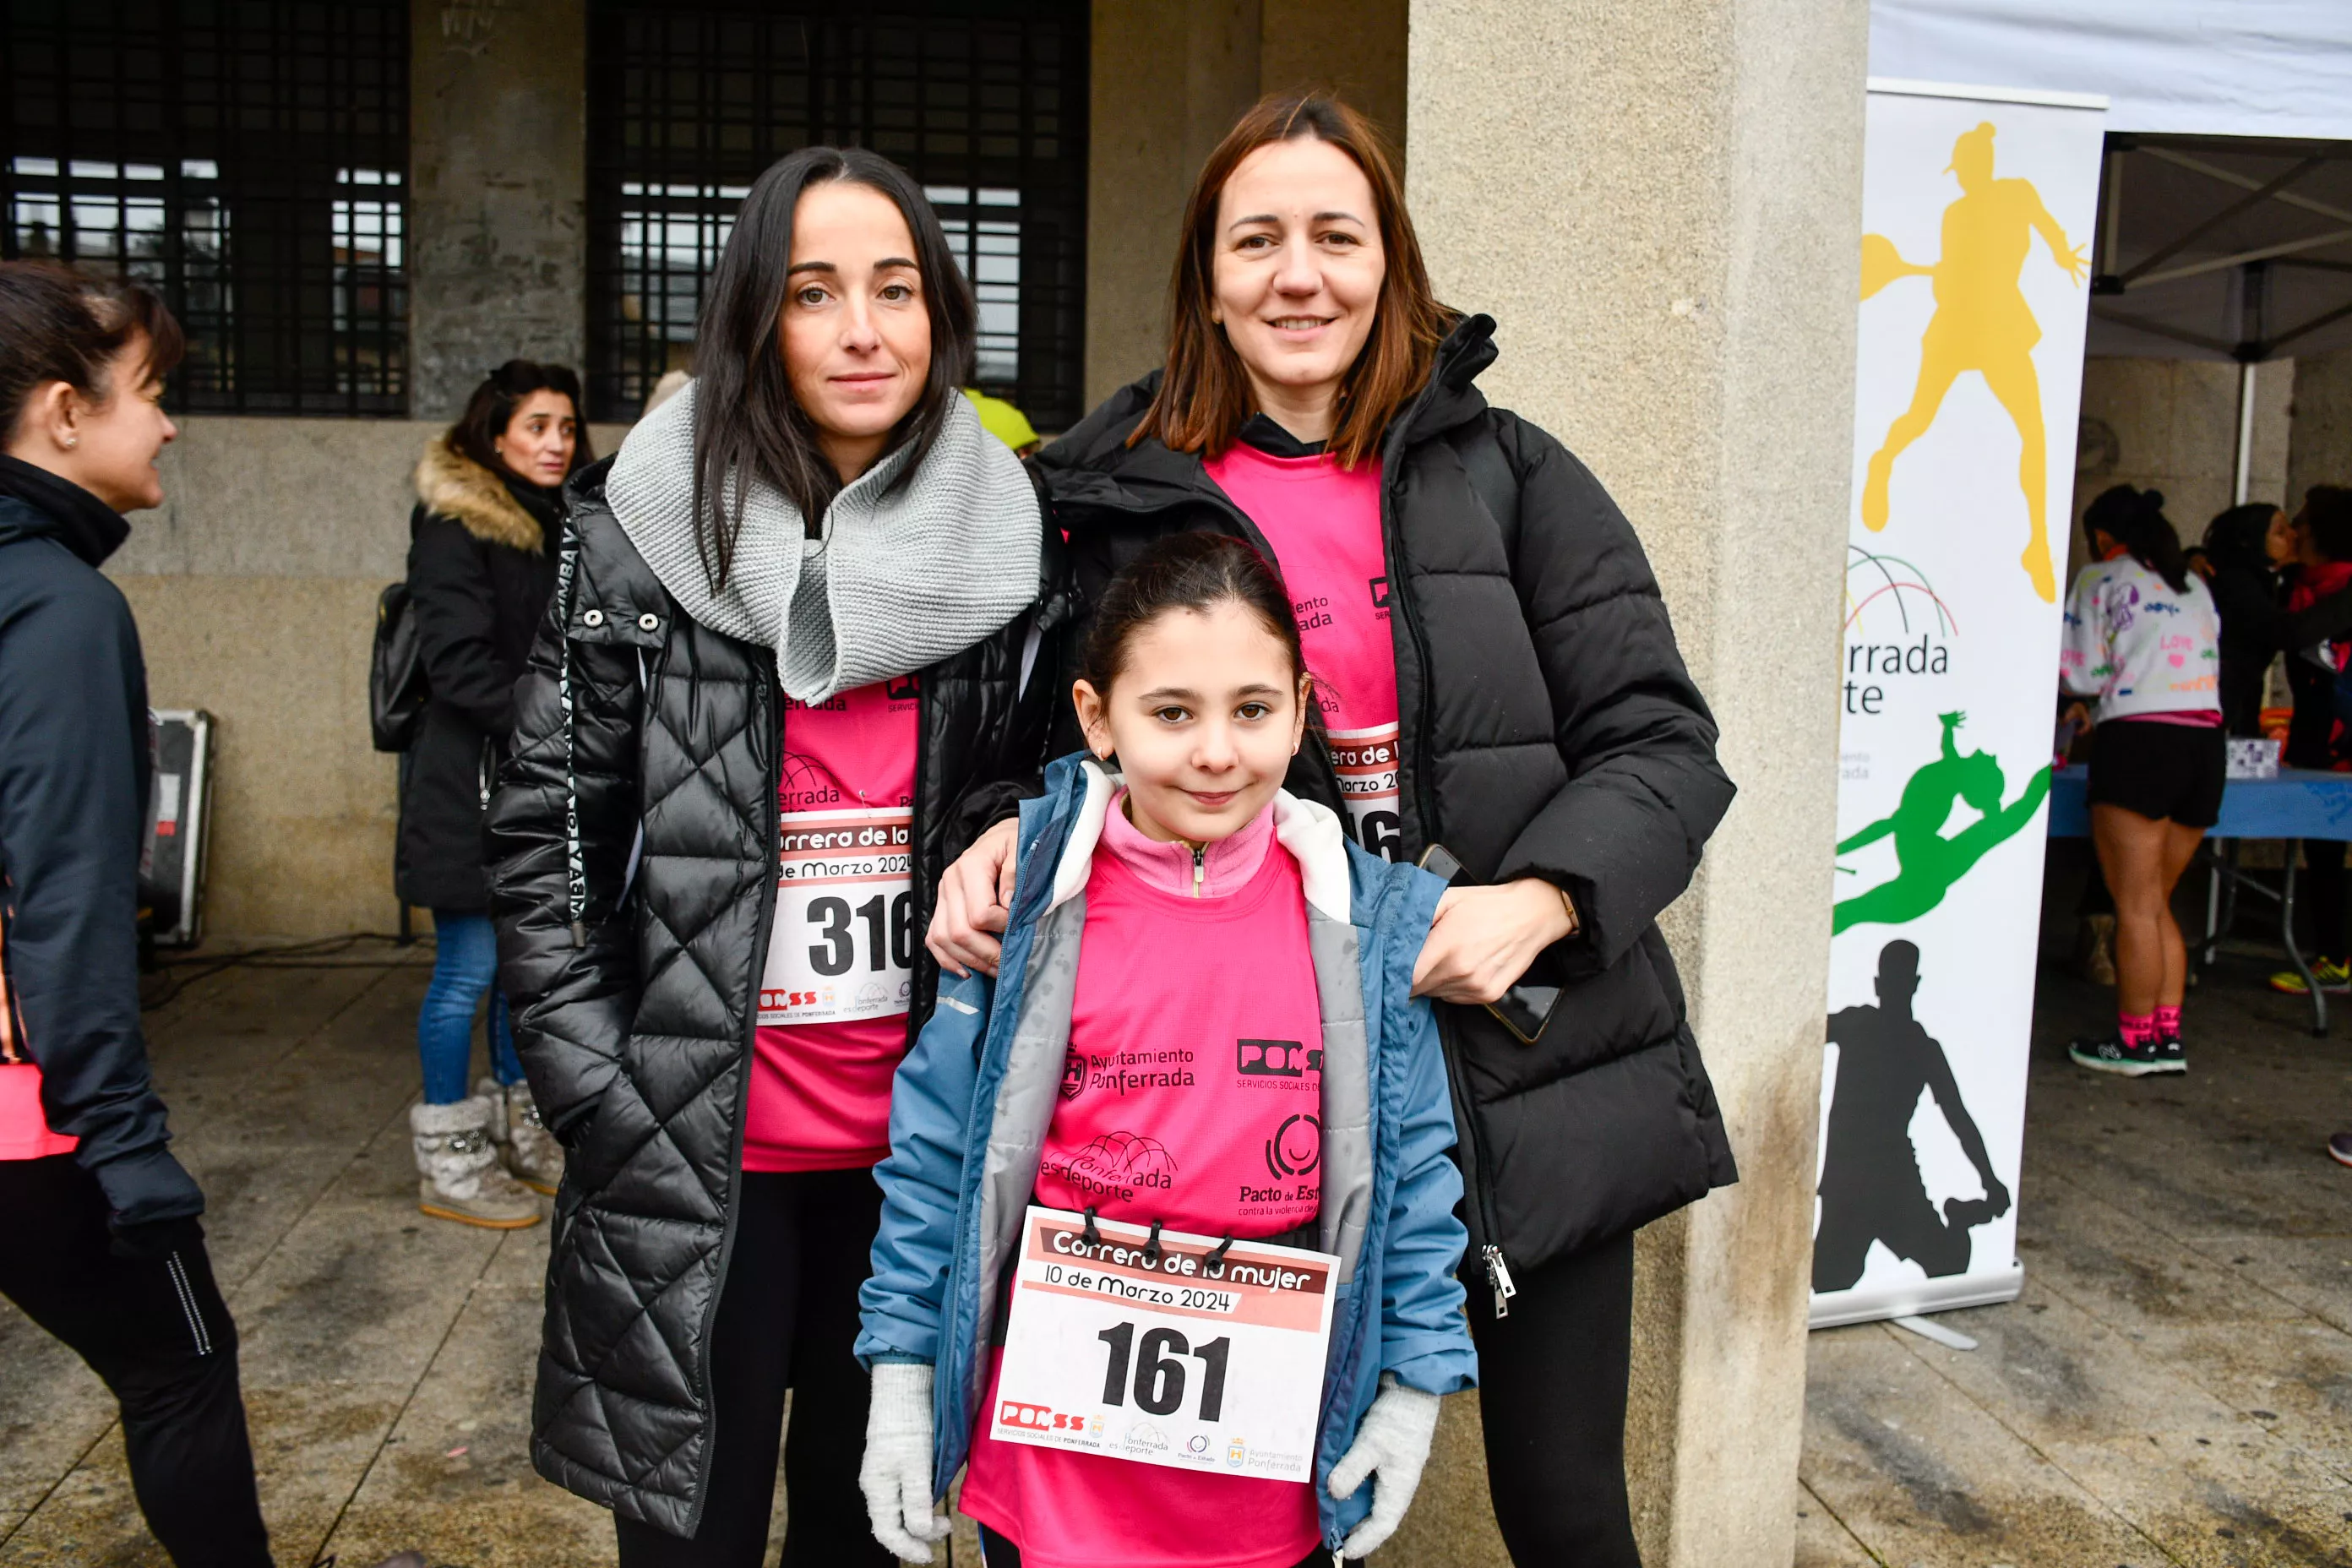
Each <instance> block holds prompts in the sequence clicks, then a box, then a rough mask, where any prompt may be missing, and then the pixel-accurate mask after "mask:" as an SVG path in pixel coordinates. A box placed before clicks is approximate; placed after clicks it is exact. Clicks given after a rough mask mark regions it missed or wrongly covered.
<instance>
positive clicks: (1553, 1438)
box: [1462, 1233, 1642, 1568]
mask: <svg viewBox="0 0 2352 1568" xmlns="http://www.w3.org/2000/svg"><path fill="white" fill-rule="evenodd" d="M1462 1278H1463V1283H1464V1284H1465V1286H1467V1287H1468V1289H1469V1292H1470V1301H1469V1310H1470V1331H1471V1334H1472V1335H1473V1337H1475V1339H1476V1340H1477V1342H1478V1411H1479V1415H1480V1418H1481V1421H1482V1424H1483V1425H1484V1426H1485V1429H1486V1487H1487V1490H1488V1493H1489V1494H1490V1495H1491V1496H1492V1497H1493V1499H1494V1502H1495V1522H1496V1524H1498V1525H1500V1526H1501V1527H1502V1531H1503V1543H1504V1545H1506V1546H1507V1547H1509V1548H1510V1552H1511V1561H1512V1562H1513V1563H1518V1564H1520V1568H1537V1565H1538V1564H1542V1565H1544V1568H1550V1565H1552V1564H1556V1563H1574V1564H1576V1568H1641V1563H1642V1557H1641V1553H1640V1552H1638V1551H1637V1550H1636V1549H1635V1547H1634V1545H1633V1510H1632V1509H1631V1507H1630V1506H1628V1504H1627V1502H1626V1498H1625V1383H1626V1378H1627V1376H1628V1374H1629V1373H1630V1372H1631V1370H1632V1366H1633V1236H1632V1235H1631V1234H1630V1233H1629V1234H1627V1235H1624V1236H1621V1237H1617V1238H1615V1239H1614V1240H1612V1241H1604V1242H1602V1243H1601V1244H1600V1245H1599V1246H1597V1247H1587V1248H1586V1249H1585V1250H1583V1251H1581V1252H1578V1253H1573V1254H1570V1256H1569V1257H1566V1258H1555V1259H1553V1260H1552V1261H1551V1262H1549V1263H1547V1264H1545V1265H1543V1266H1542V1267H1541V1268H1532V1269H1528V1270H1527V1271H1525V1272H1523V1273H1521V1274H1520V1275H1519V1277H1518V1287H1519V1293H1518V1295H1517V1297H1516V1298H1515V1299H1514V1300H1512V1302H1511V1315H1510V1316H1509V1317H1507V1318H1499V1319H1498V1318H1496V1316H1495V1315H1494V1310H1495V1309H1494V1303H1493V1300H1492V1299H1491V1298H1490V1297H1489V1295H1488V1293H1487V1290H1486V1277H1485V1270H1484V1269H1483V1268H1479V1267H1477V1265H1476V1259H1475V1258H1473V1259H1470V1260H1468V1261H1466V1262H1465V1264H1464V1266H1463V1269H1462Z"/></svg>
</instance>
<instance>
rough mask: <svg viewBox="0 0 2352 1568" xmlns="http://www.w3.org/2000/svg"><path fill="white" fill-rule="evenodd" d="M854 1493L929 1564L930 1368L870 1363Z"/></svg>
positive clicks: (933, 1537) (887, 1533) (905, 1551)
mask: <svg viewBox="0 0 2352 1568" xmlns="http://www.w3.org/2000/svg"><path fill="white" fill-rule="evenodd" d="M1423 1447H1427V1445H1426V1444H1423ZM857 1489H858V1490H859V1491H862V1492H864V1493H865V1494H866V1519H867V1520H868V1521H870V1522H871V1523H872V1524H873V1526H874V1539H875V1540H877V1541H878V1542H881V1543H882V1544H883V1545H884V1546H886V1547H887V1548H888V1549H889V1550H890V1552H891V1554H892V1555H894V1556H896V1557H898V1559H900V1560H901V1561H902V1562H907V1563H929V1561H930V1560H931V1547H930V1543H931V1542H934V1541H945V1540H946V1539H947V1538H948V1531H949V1530H950V1525H949V1523H948V1521H946V1520H945V1519H943V1518H941V1517H940V1516H939V1515H937V1514H934V1513H933V1512H932V1511H931V1369H930V1368H929V1366H927V1365H925V1364H924V1363H920V1362H892V1361H883V1362H876V1363H874V1401H873V1404H872V1405H871V1406H870V1407H869V1408H868V1410H867V1412H866V1457H865V1458H863V1459H861V1460H859V1461H858V1465H857Z"/></svg>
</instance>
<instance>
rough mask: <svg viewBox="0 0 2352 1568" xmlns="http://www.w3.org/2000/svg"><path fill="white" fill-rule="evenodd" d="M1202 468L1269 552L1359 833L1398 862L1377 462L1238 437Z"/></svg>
mask: <svg viewBox="0 0 2352 1568" xmlns="http://www.w3.org/2000/svg"><path fill="white" fill-rule="evenodd" d="M1208 471H1209V477H1210V478H1211V479H1214V480H1216V482H1217V488H1218V489H1222V490H1223V491H1224V492H1225V494H1226V495H1228V496H1229V497H1231V498H1232V499H1233V502H1234V505H1235V506H1238V507H1240V508H1241V509H1242V510H1243V511H1244V512H1245V513H1247V514H1248V516H1249V520H1250V521H1252V522H1255V523H1256V524H1257V526H1258V531H1259V532H1261V533H1263V534H1265V542H1267V543H1268V544H1270V545H1272V546H1273V547H1274V554H1275V559H1276V561H1278V562H1279V563H1281V565H1282V578H1283V581H1284V582H1285V583H1286V584H1288V585H1289V588H1290V600H1291V605H1290V608H1291V614H1292V615H1293V616H1296V617H1297V621H1298V639H1299V642H1300V643H1301V644H1302V645H1303V646H1304V647H1305V648H1306V650H1307V670H1308V672H1309V673H1311V674H1312V675H1313V676H1314V677H1315V689H1316V699H1317V701H1318V704H1319V705H1320V707H1321V709H1322V713H1323V728H1324V731H1325V733H1326V735H1327V736H1328V739H1329V741H1330V743H1331V764H1332V766H1333V767H1335V768H1337V769H1338V770H1339V793H1340V795H1341V797H1342V798H1343V799H1345V801H1346V802H1347V805H1348V816H1349V820H1350V821H1351V822H1353V824H1354V825H1355V829H1356V837H1357V840H1358V841H1359V842H1360V843H1361V844H1362V845H1363V847H1365V848H1367V849H1370V851H1372V852H1373V853H1374V854H1376V855H1380V856H1382V857H1386V858H1394V856H1395V854H1396V846H1397V836H1398V826H1399V825H1398V819H1397V811H1398V804H1399V800H1398V793H1397V679H1396V645H1395V644H1394V642H1392V641H1391V636H1390V629H1389V578H1388V570H1389V568H1388V559H1387V555H1386V552H1385V550H1384V548H1383V546H1382V543H1381V472H1380V467H1379V465H1378V464H1376V463H1366V464H1364V465H1362V466H1361V467H1360V468H1354V469H1349V468H1341V467H1340V466H1339V463H1338V462H1337V461H1335V460H1334V459H1332V458H1328V457H1313V458H1276V457H1270V456H1268V455H1267V454H1265V453H1264V452H1261V451H1259V450H1258V449H1257V448H1256V447H1253V446H1251V445H1250V444H1249V443H1248V442H1246V441H1236V442H1234V444H1233V445H1232V446H1231V447H1227V448H1226V449H1225V451H1224V453H1223V456H1221V457H1219V458H1215V459H1214V460H1213V461H1211V462H1210V463H1209V464H1208Z"/></svg>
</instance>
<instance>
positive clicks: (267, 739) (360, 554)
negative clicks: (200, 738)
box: [107, 418, 622, 942]
mask: <svg viewBox="0 0 2352 1568" xmlns="http://www.w3.org/2000/svg"><path fill="white" fill-rule="evenodd" d="M442 428H443V426H441V425H439V424H437V423H431V424H428V423H423V422H412V421H409V420H394V419H372V420H356V419H354V420H345V419H234V418H205V419H192V420H190V421H188V422H187V423H186V424H185V425H184V426H182V433H181V437H180V439H179V440H178V441H177V442H175V443H174V444H173V445H172V446H171V447H167V448H165V450H164V453H163V464H162V468H163V493H164V496H165V497H166V500H165V501H164V504H163V506H162V507H160V508H158V509H157V510H153V511H145V512H139V513H136V514H134V515H133V516H132V517H131V539H130V542H128V543H127V544H125V545H124V546H123V547H122V549H121V551H120V552H117V553H116V554H115V556H114V558H113V559H112V560H111V561H110V562H108V563H107V573H108V575H110V577H112V578H113V579H114V580H115V581H116V582H117V583H119V584H121V587H122V591H123V593H124V594H125V595H127V596H128V597H129V598H130V600H131V610H132V612H133V613H134V614H135V615H136V616H138V620H139V635H140V640H141V642H142V645H143V647H145V650H146V655H147V682H148V687H149V691H150V700H152V702H153V703H154V705H155V706H156V707H158V708H202V709H205V710H207V711H208V712H210V713H211V714H212V715H213V717H214V719H215V721H216V727H215V731H214V747H215V751H214V764H215V770H216V771H215V773H214V775H213V777H214V790H215V794H214V796H213V806H212V841H211V846H210V848H209V851H208V861H207V864H208V869H207V871H206V876H205V889H206V900H207V904H206V910H205V933H206V935H207V936H209V937H218V938H223V939H226V940H230V941H238V942H257V941H267V940H270V939H274V938H293V937H316V936H331V935H335V934H339V933H341V932H345V931H390V930H392V929H393V928H394V923H395V922H396V921H397V920H398V918H399V907H398V905H397V904H396V903H395V902H394V896H393V890H392V839H393V827H394V816H395V807H396V802H395V788H396V784H395V779H394V763H395V759H394V758H392V757H389V756H385V755H382V754H380V753H378V752H375V751H374V750H373V749H372V748H371V746H370V745H369V742H368V717H367V661H368V647H369V642H370V639H371V638H372V637H373V634H374V628H375V600H376V595H378V594H379V593H381V592H382V591H383V585H384V584H387V583H392V582H396V581H398V580H399V579H400V578H401V577H402V576H404V575H405V574H406V572H407V563H408V513H409V508H410V507H411V506H412V505H414V504H415V494H414V492H413V491H412V490H411V489H410V488H409V475H410V473H411V472H412V471H413V470H414V469H415V467H416V459H417V457H418V456H419V454H421V453H422V452H423V451H424V449H425V443H426V442H427V441H429V440H431V439H433V438H434V437H437V436H438V435H439V434H440V433H441V431H442ZM621 431H622V427H621V426H599V427H597V428H596V429H595V430H594V431H593V432H592V433H591V435H592V438H593V440H594V441H595V443H596V449H597V450H598V451H600V452H609V451H611V450H612V449H613V447H615V446H617V445H618V444H619V437H620V435H621Z"/></svg>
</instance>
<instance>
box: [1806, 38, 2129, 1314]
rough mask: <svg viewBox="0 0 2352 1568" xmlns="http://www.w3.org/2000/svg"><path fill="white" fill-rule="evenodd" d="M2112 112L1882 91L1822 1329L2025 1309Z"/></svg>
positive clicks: (1871, 168)
mask: <svg viewBox="0 0 2352 1568" xmlns="http://www.w3.org/2000/svg"><path fill="white" fill-rule="evenodd" d="M2104 120H2105V100H2100V99H2096V98H2089V97H2081V96H2074V95H2068V94H2061V93H2049V92H2032V91H2021V92H2015V93H2011V92H2004V91H2002V90H2000V89H1990V88H1974V87H1947V86H1942V85H1937V84H1933V83H1924V82H1903V81H1890V80H1881V79H1874V80H1873V81H1872V82H1871V84H1870V108H1869V121H1868V132H1867V136H1866V138H1865V141H1864V176H1863V230H1864V234H1863V242H1862V304H1861V322H1862V330H1861V332H1860V334H1859V343H1858V347H1857V350H1856V358H1857V366H1856V371H1855V384H1854V437H1853V517H1852V519H1851V523H1850V527H1851V532H1850V533H1849V536H1848V545H1847V551H1846V568H1845V590H1846V593H1845V640H1844V649H1843V663H1842V665H1841V667H1840V668H1839V671H1838V680H1839V684H1840V687H1841V689H1842V695H1841V700H1842V703H1843V710H1844V717H1843V721H1842V722H1841V725H1840V729H1839V741H1838V746H1839V767H1838V847H1837V868H1836V870H1835V872H1834V873H1833V877H1834V881H1835V884H1836V888H1835V894H1834V906H1833V907H1834V913H1833V915H1832V922H1831V923H1832V931H1834V933H1835V934H1834V936H1833V938H1832V942H1831V948H1830V985H1829V995H1830V1016H1829V1028H1828V1044H1827V1047H1826V1050H1827V1058H1826V1060H1825V1062H1824V1064H1823V1073H1822V1140H1821V1172H1820V1182H1819V1187H1818V1193H1819V1197H1818V1202H1817V1206H1816V1211H1815V1212H1816V1217H1815V1222H1814V1236H1813V1302H1812V1321H1813V1324H1814V1326H1815V1327H1817V1328H1819V1327H1826V1326H1828V1325H1830V1324H1833V1323H1850V1322H1859V1321H1864V1320H1867V1319H1872V1318H1886V1317H1896V1316H1901V1315H1904V1314H1906V1313H1914V1312H1927V1311H1937V1310H1944V1309H1948V1308H1954V1307H1968V1306H1979V1305H1982V1304H1984V1303H1986V1302H1990V1301H2005V1300H2011V1299H2012V1298H2014V1297H2015V1296H2016V1295H2017V1293H2018V1289H2019V1288H2020V1286H2021V1284H2022V1283H2023V1279H2024V1273H2023V1270H2022V1269H2021V1268H2020V1267H2019V1265H2018V1261H2017V1204H2018V1199H2019V1194H2018V1167H2019V1162H2020V1145H2021V1142H2022V1141H2023V1137H2024V1132H2025V1077H2026V1057H2027V1051H2028V1047H2029V1042H2030V1039H2031V1036H2032V1017H2033V974H2034V955H2035V949H2036V933H2037V930H2038V927H2039V924H2040V913H2041V903H2042V848H2043V844H2044V837H2045V834H2046V832H2047V826H2046V813H2045V807H2044V802H2045V800H2046V798H2047V796H2048V795H2049V791H2050V760H2051V738H2052V733H2053V721H2054V719H2055V716H2056V713H2055V709H2054V707H2053V694H2054V692H2055V689H2056V685H2057V671H2058V640H2059V619H2060V608H2059V601H2060V596H2061V595H2062V594H2063V590H2064V584H2062V583H2061V582H2060V581H2059V579H2058V574H2059V573H2060V572H2061V571H2062V570H2063V568H2064V565H2065V562H2066V531H2067V528H2068V526H2069V523H2070V521H2071V519H2072V515H2073V507H2072V498H2073V489H2074V421H2075V410H2076V405H2077V402H2078V400H2079V398H2080V396H2081V393H2082V381H2083V332H2084V322H2085V320H2086V313H2087V308H2088V303H2089V297H2090V267H2089V257H2090V250H2091V246H2090V241H2091V234H2092V225H2093V223H2094V221H2095V216H2096V212H2097V206H2098V184H2099V168H2100V137H2101V133H2102V125H2103V121H2104Z"/></svg>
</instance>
